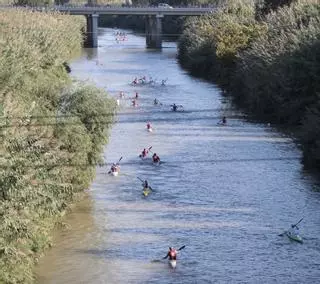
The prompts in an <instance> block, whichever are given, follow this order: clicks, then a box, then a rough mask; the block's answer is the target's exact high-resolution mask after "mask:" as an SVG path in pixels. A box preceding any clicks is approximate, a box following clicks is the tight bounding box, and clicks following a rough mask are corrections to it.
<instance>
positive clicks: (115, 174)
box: [109, 171, 119, 177]
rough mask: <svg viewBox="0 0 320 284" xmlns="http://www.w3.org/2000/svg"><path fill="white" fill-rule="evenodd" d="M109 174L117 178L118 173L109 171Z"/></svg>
mask: <svg viewBox="0 0 320 284" xmlns="http://www.w3.org/2000/svg"><path fill="white" fill-rule="evenodd" d="M109 174H110V175H112V176H114V177H116V176H118V174H119V171H115V172H112V171H110V172H109Z"/></svg>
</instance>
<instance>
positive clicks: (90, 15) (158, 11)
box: [38, 6, 216, 48]
mask: <svg viewBox="0 0 320 284" xmlns="http://www.w3.org/2000/svg"><path fill="white" fill-rule="evenodd" d="M53 8H54V9H55V10H57V11H60V12H61V13H66V14H70V15H84V16H86V18H87V45H88V46H89V47H97V46H98V17H99V15H141V16H146V43H147V47H148V48H161V47H162V19H163V17H165V16H168V15H171V16H172V15H174V16H200V15H204V14H208V13H213V12H215V10H216V8H157V7H108V6H78V7H74V6H54V7H50V8H49V9H53ZM38 9H41V8H40V7H39V8H38Z"/></svg>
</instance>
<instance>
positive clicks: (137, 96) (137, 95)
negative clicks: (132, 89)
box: [135, 92, 139, 100]
mask: <svg viewBox="0 0 320 284" xmlns="http://www.w3.org/2000/svg"><path fill="white" fill-rule="evenodd" d="M138 98H139V94H138V92H136V95H135V99H136V100H137V99H138Z"/></svg>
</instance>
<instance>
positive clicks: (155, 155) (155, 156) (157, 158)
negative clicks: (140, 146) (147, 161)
mask: <svg viewBox="0 0 320 284" xmlns="http://www.w3.org/2000/svg"><path fill="white" fill-rule="evenodd" d="M152 161H153V162H154V163H159V162H160V157H159V156H158V155H157V154H156V153H154V154H153V155H152Z"/></svg>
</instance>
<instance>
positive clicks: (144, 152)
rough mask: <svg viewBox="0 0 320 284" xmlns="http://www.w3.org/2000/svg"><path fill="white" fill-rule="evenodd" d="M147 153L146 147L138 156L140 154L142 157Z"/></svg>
mask: <svg viewBox="0 0 320 284" xmlns="http://www.w3.org/2000/svg"><path fill="white" fill-rule="evenodd" d="M148 153H149V151H148V150H147V149H146V148H144V149H143V151H142V152H141V155H140V156H141V157H142V158H144V157H146V156H147V155H148Z"/></svg>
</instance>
